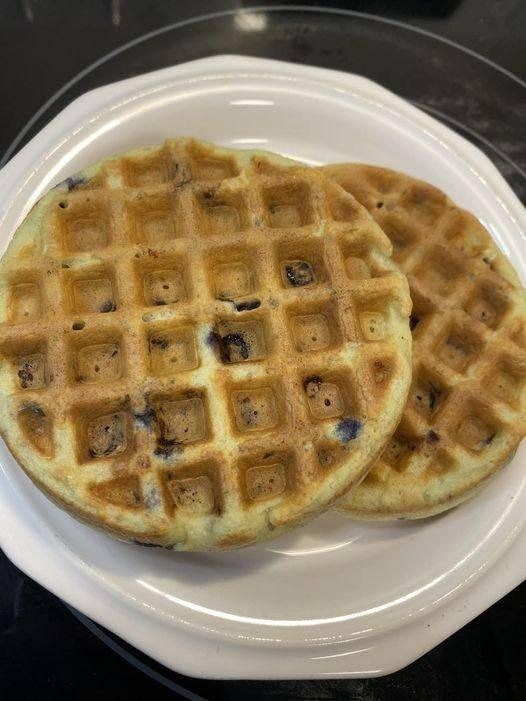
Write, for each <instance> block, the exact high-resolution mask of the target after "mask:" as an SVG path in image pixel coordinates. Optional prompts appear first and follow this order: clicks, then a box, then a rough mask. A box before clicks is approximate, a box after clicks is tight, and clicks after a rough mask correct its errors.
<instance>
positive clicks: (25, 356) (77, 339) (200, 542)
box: [0, 139, 411, 550]
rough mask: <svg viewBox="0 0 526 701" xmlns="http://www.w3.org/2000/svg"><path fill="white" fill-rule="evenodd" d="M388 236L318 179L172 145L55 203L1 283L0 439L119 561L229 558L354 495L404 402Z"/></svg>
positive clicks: (254, 155) (63, 192)
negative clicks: (163, 550)
mask: <svg viewBox="0 0 526 701" xmlns="http://www.w3.org/2000/svg"><path fill="white" fill-rule="evenodd" d="M390 252H391V246H390V244H389V241H388V239H387V237H385V235H384V234H383V232H382V231H381V229H380V227H378V225H377V224H376V223H375V222H374V220H373V219H372V218H371V217H370V215H369V214H368V212H367V211H366V210H365V209H364V208H363V207H361V206H360V205H359V204H358V203H357V202H356V201H355V200H354V199H353V198H352V197H351V196H349V195H347V194H346V193H345V192H344V191H343V190H341V188H340V187H339V186H337V185H336V184H335V183H333V182H331V181H330V180H328V179H326V178H325V177H324V176H322V175H321V174H320V173H318V172H316V171H315V170H312V169H308V168H305V167H303V166H300V165H299V164H295V163H294V162H293V161H287V160H285V159H282V158H280V157H278V156H274V155H272V154H265V153H261V152H254V151H252V152H251V151H235V150H228V149H221V148H217V147H214V146H212V145H209V144H204V143H202V142H197V141H194V140H186V139H176V140H171V141H168V142H166V143H165V144H164V145H163V146H162V147H158V148H146V149H141V150H137V151H133V152H129V153H126V154H123V155H121V156H118V157H115V158H112V159H108V160H106V161H103V162H101V163H99V164H97V165H95V166H93V167H91V168H89V169H87V170H86V171H83V172H82V173H80V174H78V175H76V176H74V177H72V178H68V179H67V180H66V181H65V182H64V183H62V184H61V185H60V186H58V187H57V188H55V189H54V190H53V191H51V192H50V193H48V194H47V195H46V196H45V197H44V198H43V199H42V200H41V201H40V202H39V203H38V204H37V205H36V206H35V207H34V208H33V210H32V211H31V213H30V214H29V216H28V217H27V218H26V220H25V221H24V222H23V224H22V225H21V226H20V228H19V229H18V231H17V232H16V234H15V236H14V238H13V240H12V241H11V244H10V246H9V248H8V251H7V252H6V254H5V256H4V258H3V260H2V262H1V265H0V276H1V284H2V287H1V295H0V320H1V322H2V324H1V327H0V350H1V354H2V359H3V362H2V365H1V367H0V392H1V407H2V408H1V410H0V412H1V413H0V430H1V432H2V435H3V436H4V438H5V441H6V443H7V444H8V446H9V448H10V449H11V451H12V453H13V454H14V455H15V457H16V458H17V460H18V462H19V463H20V465H21V466H22V467H23V468H24V470H25V471H26V472H27V474H28V475H29V476H30V477H31V479H32V480H34V482H36V484H37V485H38V486H39V487H40V488H41V489H42V490H44V491H45V492H46V493H47V494H48V495H49V496H51V497H52V498H53V499H54V500H55V501H57V502H58V503H59V504H60V505H61V506H63V507H65V508H66V509H68V510H70V511H71V512H73V513H74V514H76V515H77V516H79V517H80V518H83V519H85V520H86V521H88V522H90V523H92V524H95V525H98V526H100V527H102V528H104V529H105V530H107V531H109V532H111V533H113V534H114V535H116V536H117V537H120V538H123V539H132V540H136V541H138V542H142V543H152V544H158V545H164V546H167V547H174V548H175V549H180V550H184V549H212V548H232V547H237V546H242V545H246V544H248V543H253V542H256V541H259V540H261V539H263V538H266V537H268V536H271V535H277V534H279V533H281V532H283V531H284V530H286V529H288V528H291V527H292V526H294V525H297V524H299V523H301V522H303V521H304V520H305V519H307V517H309V516H312V515H314V514H316V513H318V512H320V511H321V510H323V509H325V508H326V507H328V506H329V505H330V504H332V503H333V502H334V501H335V500H336V499H337V498H338V497H340V496H341V495H342V494H344V493H345V492H346V490H348V489H349V488H350V487H351V486H352V485H353V484H354V483H355V482H357V481H358V480H360V479H361V478H362V477H363V475H364V474H365V472H366V471H367V469H368V468H369V466H370V465H371V464H372V461H373V460H374V457H375V456H376V455H377V454H378V453H379V451H380V450H381V449H382V448H383V447H384V445H385V443H386V441H387V439H388V437H389V435H390V433H391V432H392V431H393V430H394V427H395V426H396V424H397V422H398V420H399V418H400V414H401V412H402V410H403V405H404V402H405V398H406V396H407V392H408V389H409V384H410V373H411V359H410V352H411V351H410V349H411V334H410V332H409V321H408V318H409V312H410V297H409V290H408V287H407V281H406V280H405V277H404V276H403V275H402V274H401V273H400V272H399V271H398V270H397V269H396V267H395V266H394V264H393V263H392V262H391V260H390V258H389V254H390Z"/></svg>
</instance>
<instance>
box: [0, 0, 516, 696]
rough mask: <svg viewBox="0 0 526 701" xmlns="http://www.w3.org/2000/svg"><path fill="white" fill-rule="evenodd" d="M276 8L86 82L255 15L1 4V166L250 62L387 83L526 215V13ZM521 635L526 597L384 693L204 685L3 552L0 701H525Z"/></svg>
mask: <svg viewBox="0 0 526 701" xmlns="http://www.w3.org/2000/svg"><path fill="white" fill-rule="evenodd" d="M266 4H267V5H268V6H270V7H272V10H273V11H270V10H268V14H269V23H268V29H267V30H266V31H264V32H262V33H261V34H260V35H259V36H251V37H246V36H244V35H243V32H242V31H241V30H240V29H239V28H238V29H235V27H234V24H233V23H232V22H231V17H232V14H229V15H225V14H219V15H217V14H215V15H214V16H212V17H209V18H208V19H205V20H201V21H199V22H187V23H186V24H184V25H183V26H174V27H173V28H171V29H169V30H168V31H165V32H163V33H160V34H157V35H156V36H153V37H152V38H150V39H149V40H147V41H144V42H139V43H136V44H135V45H134V46H131V47H129V49H127V50H126V51H124V52H121V53H119V54H118V55H117V56H115V57H114V58H111V57H110V58H109V59H108V60H104V61H101V62H99V64H100V65H98V66H96V67H93V69H91V70H89V71H85V70H84V69H86V67H88V66H90V64H93V62H95V61H99V59H101V57H103V56H104V55H105V54H107V53H108V52H111V51H113V50H115V49H116V48H117V47H120V46H122V45H123V44H126V43H127V42H130V41H131V40H134V39H135V38H137V37H140V36H141V35H144V34H145V33H147V32H151V31H153V30H156V29H158V28H161V27H166V26H167V25H171V24H174V23H181V22H182V21H186V20H190V19H191V18H192V17H195V16H196V15H204V14H210V13H221V12H223V11H227V10H233V11H238V12H239V11H241V10H242V9H243V8H247V7H251V6H252V3H251V2H242V1H237V2H236V1H232V0H231V1H227V0H225V1H220V0H217V1H214V0H210V1H208V0H202V1H201V2H196V1H195V0H193V1H188V0H173V1H170V0H158V1H157V2H154V1H153V0H151V1H148V0H90V2H82V1H78V2H74V0H4V1H3V2H2V3H0V94H1V96H2V98H1V109H0V127H1V128H0V160H1V159H2V157H3V156H4V157H5V158H8V157H9V156H10V155H12V154H13V153H14V152H16V150H17V148H19V147H20V145H22V144H23V143H24V142H25V141H26V140H27V139H28V138H30V136H31V135H32V134H33V133H35V131H36V130H38V129H39V128H40V127H41V126H42V125H43V124H45V123H46V121H47V120H49V119H50V118H51V117H52V116H53V115H54V114H56V113H57V112H58V111H59V110H60V108H61V107H62V106H64V105H65V104H67V103H68V102H69V101H70V100H71V99H73V98H74V97H75V96H76V95H79V94H81V93H82V92H85V91H86V90H87V89H89V88H90V87H93V86H95V85H100V84H103V83H105V82H110V81H112V80H116V79H119V78H122V77H125V76H127V75H133V74H134V73H140V72H145V71H147V70H151V69H153V68H156V67H160V66H162V65H168V64H170V63H176V62H180V61H184V60H190V59H192V58H197V57H199V56H204V55H207V54H214V53H226V52H230V53H249V54H253V55H261V56H267V57H269V58H281V59H285V60H292V61H296V62H304V63H311V64H316V65H326V66H329V67H335V68H341V69H343V70H354V71H356V72H361V73H364V74H365V75H369V76H370V77H372V78H375V79H377V80H379V81H380V82H382V83H383V84H385V85H387V86H388V87H390V88H391V89H393V90H394V91H395V92H398V93H399V94H401V95H403V96H404V97H406V98H407V99H410V100H411V101H413V102H414V103H416V104H418V105H419V106H421V107H422V108H424V109H426V110H427V111H429V112H430V113H431V114H434V115H435V116H437V117H438V118H439V119H442V120H443V121H445V122H446V123H448V125H449V126H452V127H453V128H455V129H457V130H458V131H459V132H460V133H462V134H463V135H464V136H466V137H467V138H469V139H471V140H472V141H473V142H474V143H476V144H477V145H478V146H479V147H481V148H482V149H483V150H484V151H485V152H486V153H487V155H488V156H489V157H490V158H491V159H492V160H493V161H494V162H495V164H496V165H497V167H498V168H499V169H500V170H501V172H502V173H503V174H504V176H505V177H506V178H507V179H508V181H509V182H510V184H511V186H512V187H513V188H514V189H515V191H516V192H517V194H518V195H519V197H521V199H522V200H523V202H525V203H526V3H525V2H523V0H503V1H502V2H498V3H496V2H494V0H437V1H434V0H372V1H371V2H365V1H363V2H336V1H334V2H332V3H318V5H320V6H328V5H329V4H330V5H331V6H332V7H334V8H346V9H348V10H352V11H354V14H353V15H350V16H346V17H344V16H343V15H327V14H322V13H319V12H316V11H311V12H307V11H306V10H303V11H301V10H300V8H299V7H296V9H295V10H288V11H282V10H279V9H278V3H272V2H267V3H266ZM290 4H291V5H294V3H290ZM296 5H298V4H297V3H296ZM303 5H314V3H303ZM311 9H313V8H311ZM262 11H263V10H260V12H262ZM360 13H370V14H371V15H374V16H375V17H374V18H371V17H364V16H363V15H362V14H360ZM414 28H416V29H417V30H418V31H415V29H414ZM436 35H439V36H438V37H437V36H436ZM440 37H441V38H440ZM444 40H445V41H444ZM457 44H460V45H461V47H460V48H459V47H458V46H457ZM462 47H464V48H462ZM494 64H496V65H494ZM79 72H83V73H81V75H78V74H79ZM68 83H71V84H70V85H68ZM57 91H58V94H56V93H57ZM53 96H54V97H53ZM50 98H52V99H51V100H50ZM46 102H48V104H47V105H46V104H45V103H46ZM43 105H44V106H45V108H44V109H40V108H42V106H43ZM28 122H29V124H28ZM525 624H526V584H523V585H522V586H520V587H518V588H517V589H515V590H514V591H513V592H511V593H510V594H508V595H507V596H506V597H504V599H502V600H501V601H500V602H498V603H497V604H495V605H494V606H493V607H491V608H490V609H489V610H488V611H486V612H485V613H483V614H482V615H481V616H479V617H478V618H477V619H475V620H474V621H472V622H471V623H470V624H468V625H467V626H465V627H464V628H463V629H462V630H460V631H458V632H457V633H456V634H454V635H453V636H452V637H451V638H449V639H448V640H446V641H445V642H443V643H442V644H441V645H439V646H438V647H437V648H435V649H434V650H432V651H431V652H429V653H428V654H426V655H425V656H424V657H422V658H421V659H420V660H417V661H416V662H414V663H413V664H411V665H410V666H409V667H407V668H406V669H404V670H402V671H400V672H398V673H396V674H393V675H390V676H387V677H383V678H379V679H366V680H344V679H338V680H323V681H313V682H309V681H285V682H264V681H262V682H245V681H237V682H215V681H203V680H195V679H190V678H187V677H183V676H181V675H177V674H174V673H172V672H170V671H168V670H166V669H164V668H162V667H161V666H160V665H157V664H156V663H154V662H153V661H151V660H149V659H148V658H147V657H145V656H144V655H142V654H141V653H139V652H137V651H136V650H134V649H133V648H131V647H129V646H128V645H127V644H126V643H124V642H123V641H119V640H118V639H117V638H116V637H115V636H112V635H110V634H109V633H107V632H106V631H104V630H102V629H100V628H99V627H97V626H95V625H94V624H92V623H91V622H90V621H88V620H87V619H85V618H84V617H82V616H80V615H79V614H77V613H76V612H74V611H72V610H70V609H69V608H68V607H67V606H66V605H64V604H63V603H62V602H61V601H60V600H59V599H57V598H56V597H54V596H53V595H52V594H50V593H48V592H47V591H46V590H44V589H43V588H42V587H40V586H39V585H38V584H36V583H35V582H34V581H32V580H31V579H29V578H28V577H26V576H25V575H24V574H22V573H21V572H20V571H19V570H17V568H16V567H14V566H13V565H12V564H11V563H10V562H9V560H8V559H7V558H6V557H5V556H4V555H3V553H2V552H1V551H0V678H1V692H0V696H1V698H2V699H6V700H8V699H9V700H10V699H18V698H21V699H22V698H23V699H26V698H31V697H35V698H48V697H49V698H51V697H52V696H53V697H55V698H64V697H65V698H69V697H75V698H77V699H84V698H86V699H87V698H90V699H92V698H98V699H110V698H119V697H123V696H126V697H127V698H129V699H143V698H155V699H163V698H195V699H197V698H205V699H241V698H243V699H244V698H247V697H249V698H254V699H258V698H276V699H357V700H358V699H360V700H361V699H367V700H369V699H371V700H372V699H375V700H376V699H378V700H384V699H385V700H389V701H391V700H397V699H449V698H453V699H455V700H456V699H477V700H478V699H480V700H482V699H517V700H518V699H524V698H526V666H525V663H524V660H525V658H526V632H525V631H526V625H525Z"/></svg>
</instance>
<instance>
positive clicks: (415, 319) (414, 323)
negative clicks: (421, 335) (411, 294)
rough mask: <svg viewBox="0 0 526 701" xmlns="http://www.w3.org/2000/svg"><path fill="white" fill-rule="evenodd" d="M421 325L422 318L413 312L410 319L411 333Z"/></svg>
mask: <svg viewBox="0 0 526 701" xmlns="http://www.w3.org/2000/svg"><path fill="white" fill-rule="evenodd" d="M419 323H420V317H419V316H417V315H416V314H415V313H414V312H413V313H412V314H411V316H410V317H409V328H410V329H411V331H413V329H415V328H416V327H417V326H418V324H419Z"/></svg>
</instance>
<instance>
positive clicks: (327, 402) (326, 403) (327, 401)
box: [323, 399, 331, 406]
mask: <svg viewBox="0 0 526 701" xmlns="http://www.w3.org/2000/svg"><path fill="white" fill-rule="evenodd" d="M323 403H324V404H325V406H330V405H331V400H330V399H326V400H325V401H324V402H323Z"/></svg>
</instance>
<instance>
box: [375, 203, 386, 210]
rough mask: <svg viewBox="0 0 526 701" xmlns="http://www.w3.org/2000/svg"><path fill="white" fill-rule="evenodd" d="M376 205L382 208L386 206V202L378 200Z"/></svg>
mask: <svg viewBox="0 0 526 701" xmlns="http://www.w3.org/2000/svg"><path fill="white" fill-rule="evenodd" d="M376 206H377V208H378V209H382V207H383V206H384V203H383V202H377V203H376Z"/></svg>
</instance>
